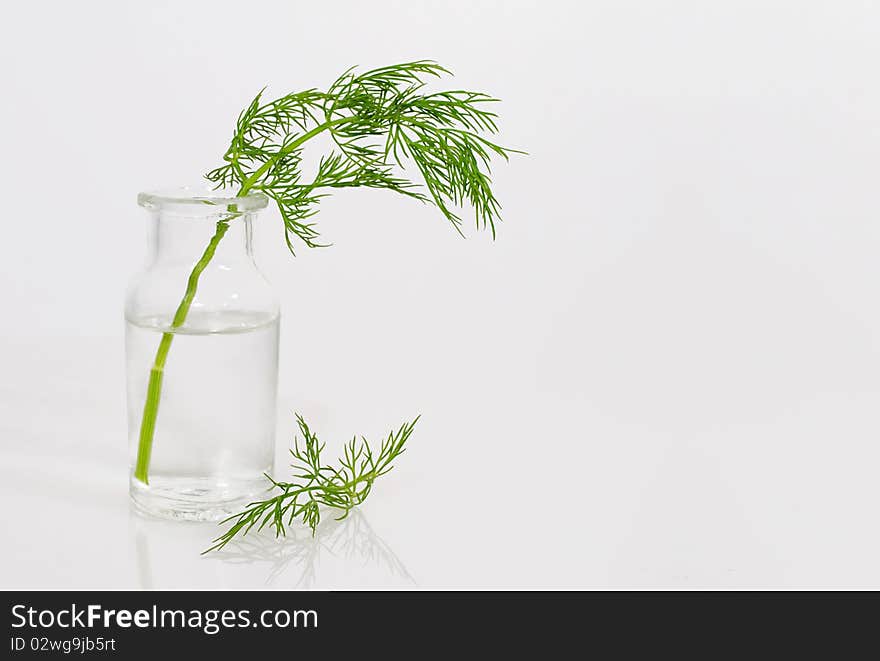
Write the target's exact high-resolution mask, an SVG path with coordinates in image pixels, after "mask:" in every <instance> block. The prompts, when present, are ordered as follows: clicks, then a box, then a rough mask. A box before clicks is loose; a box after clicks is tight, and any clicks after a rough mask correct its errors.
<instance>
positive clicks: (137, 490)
mask: <svg viewBox="0 0 880 661" xmlns="http://www.w3.org/2000/svg"><path fill="white" fill-rule="evenodd" d="M142 197H143V196H142ZM168 199H169V198H168V197H162V196H159V195H153V196H151V197H150V198H149V203H148V204H143V206H145V207H147V209H148V211H149V212H150V221H149V222H150V232H149V240H148V246H149V255H150V258H149V259H148V264H147V266H146V268H145V270H144V271H143V272H142V273H141V274H140V275H139V276H138V277H137V278H136V279H135V281H134V282H133V283H132V286H131V288H130V290H129V294H128V297H127V299H126V310H125V322H126V362H127V365H126V374H127V395H128V421H129V422H128V442H129V451H130V463H131V468H130V494H131V497H132V499H133V501H134V503H135V505H136V506H137V507H138V509H140V510H142V511H144V512H146V513H148V514H152V515H155V516H161V517H165V518H174V519H189V520H206V521H207V520H219V519H222V518H225V517H226V516H229V515H230V514H233V513H235V512H236V511H238V510H240V508H241V507H242V505H244V504H246V503H247V502H249V501H251V500H253V499H254V498H255V496H257V495H258V494H260V493H261V492H263V491H264V490H265V488H266V479H265V477H264V473H271V469H272V462H273V458H274V450H275V418H276V390H277V375H278V332H279V311H278V303H277V299H276V298H275V296H274V293H273V292H272V290H271V288H270V287H269V285H268V283H267V282H266V280H265V279H264V278H263V276H262V274H261V273H260V272H259V270H258V269H257V267H256V264H255V262H254V260H253V249H252V233H253V225H254V222H255V217H256V210H254V209H250V210H242V209H243V208H246V206H247V205H246V203H245V202H239V203H238V204H235V205H233V204H228V203H227V202H228V200H226V199H223V198H221V199H220V202H218V203H216V204H214V205H208V204H205V203H204V202H203V200H202V198H198V201H197V202H194V203H192V204H190V203H189V202H186V201H185V200H187V199H188V198H186V197H185V196H184V197H176V198H171V199H173V200H174V201H173V202H168ZM251 204H257V203H254V202H251ZM218 236H219V238H218ZM206 256H207V258H206Z"/></svg>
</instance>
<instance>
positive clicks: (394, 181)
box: [206, 60, 521, 251]
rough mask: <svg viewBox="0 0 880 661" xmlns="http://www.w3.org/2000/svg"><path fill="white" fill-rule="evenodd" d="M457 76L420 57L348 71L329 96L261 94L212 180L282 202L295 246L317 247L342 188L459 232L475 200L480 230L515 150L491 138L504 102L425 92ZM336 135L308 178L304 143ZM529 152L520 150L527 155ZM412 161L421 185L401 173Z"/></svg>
mask: <svg viewBox="0 0 880 661" xmlns="http://www.w3.org/2000/svg"><path fill="white" fill-rule="evenodd" d="M446 74H449V71H448V70H447V69H445V68H444V67H442V66H440V65H439V64H437V63H436V62H432V61H429V60H420V61H417V62H407V63H403V64H395V65H392V66H387V67H381V68H378V69H372V70H370V71H366V72H364V73H357V72H356V70H355V69H354V68H352V69H349V70H348V71H346V72H345V73H343V74H342V75H341V76H339V78H337V79H336V80H335V81H334V82H333V84H331V85H330V87H329V88H328V89H327V91H324V92H322V91H318V90H315V89H311V90H305V91H302V92H296V93H292V94H287V95H285V96H282V97H280V98H278V99H274V100H272V101H268V102H266V101H264V100H263V94H264V92H265V89H263V90H261V91H260V92H259V93H258V94H257V96H256V97H255V98H254V100H253V101H252V102H251V103H250V105H249V106H248V107H247V108H245V110H244V111H242V113H241V114H240V115H239V118H238V121H237V122H236V126H235V131H234V133H233V136H232V141H231V142H230V145H229V149H228V150H227V151H226V154H225V155H224V157H223V160H224V164H223V165H222V166H220V167H218V168H217V169H215V170H212V171H211V172H209V173H208V174H207V175H206V177H207V179H208V180H209V181H212V182H214V183H215V184H216V185H217V186H218V187H236V186H238V187H239V189H240V194H242V195H244V194H247V193H249V192H251V191H259V192H262V193H264V194H265V195H267V196H268V197H270V198H271V199H272V200H274V201H275V203H276V204H277V206H278V210H279V212H280V214H281V218H282V220H283V221H284V227H285V236H286V238H287V245H288V247H289V248H290V250H291V251H293V249H294V247H293V241H292V238H293V237H297V238H299V239H300V240H301V241H302V242H303V243H304V244H305V245H306V246H309V247H317V246H320V245H321V244H320V243H319V234H318V231H317V230H316V228H315V225H314V223H313V222H311V221H310V220H309V219H310V218H311V217H312V216H314V215H315V213H317V209H316V205H317V204H318V203H319V202H320V200H321V199H322V198H324V197H325V196H327V195H328V193H329V191H331V190H332V189H335V188H352V187H364V188H382V189H386V190H390V191H393V192H396V193H400V194H402V195H407V196H409V197H412V198H415V199H417V200H420V201H422V202H426V203H430V204H434V205H435V206H437V207H438V208H439V209H440V211H441V212H442V213H443V215H444V216H445V217H446V218H447V219H448V220H449V221H451V222H452V225H453V226H454V227H455V229H456V230H457V231H458V232H459V233H461V226H462V221H461V218H460V216H459V215H458V214H457V213H456V211H454V209H456V208H457V207H460V206H462V205H465V204H469V205H470V206H472V207H473V209H474V212H475V215H476V222H477V227H478V228H479V227H482V228H485V227H489V228H490V229H491V231H492V235H493V237H494V236H495V222H496V221H497V220H499V219H500V216H499V212H500V210H501V205H500V204H499V202H498V200H497V199H496V198H495V195H494V193H493V192H492V188H491V179H490V177H489V174H490V161H491V158H492V157H493V156H498V157H501V158H503V159H505V160H506V159H508V157H509V155H510V154H512V153H517V150H514V149H508V148H505V147H501V146H500V145H498V144H495V143H494V142H492V141H491V140H489V139H488V138H487V137H485V136H486V134H488V135H491V134H494V133H497V132H498V125H497V123H496V120H497V115H496V114H495V112H493V111H492V110H491V109H490V106H491V104H493V103H495V102H496V101H498V99H495V98H494V97H491V96H489V95H487V94H483V93H481V92H469V91H465V90H450V91H443V92H434V93H426V92H425V89H424V88H425V85H426V81H427V80H430V79H431V78H439V77H441V76H442V75H446ZM325 131H326V132H327V133H329V135H330V137H331V139H332V144H333V150H332V151H331V152H330V153H328V154H325V155H324V156H323V157H322V158H321V159H320V163H319V165H318V167H317V171H316V173H315V174H314V177H312V178H311V179H309V180H304V179H303V173H302V169H301V164H302V159H303V146H304V145H305V143H306V142H308V141H309V140H310V139H312V138H314V137H315V136H317V135H319V134H321V133H324V132H325ZM519 153H521V152H519ZM407 165H414V166H415V168H416V169H417V170H418V172H419V174H420V175H421V182H416V181H412V180H410V179H408V178H405V177H404V176H403V174H404V171H405V169H406V166H407Z"/></svg>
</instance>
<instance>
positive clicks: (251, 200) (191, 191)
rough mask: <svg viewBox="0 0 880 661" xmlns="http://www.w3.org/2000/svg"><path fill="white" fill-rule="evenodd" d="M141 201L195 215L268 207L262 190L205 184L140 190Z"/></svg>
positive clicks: (155, 207) (149, 206)
mask: <svg viewBox="0 0 880 661" xmlns="http://www.w3.org/2000/svg"><path fill="white" fill-rule="evenodd" d="M137 201H138V204H139V205H140V206H142V207H144V208H145V209H149V210H153V211H174V210H178V211H180V212H181V213H185V214H188V215H190V214H192V215H219V214H226V213H236V214H242V213H250V212H254V211H260V210H261V209H265V208H266V205H268V204H269V199H268V198H267V197H266V196H265V195H263V194H262V193H248V194H247V195H238V194H237V193H236V191H233V190H229V189H216V190H212V189H210V188H206V187H204V186H179V187H176V188H160V189H154V190H148V191H143V192H141V193H138V197H137Z"/></svg>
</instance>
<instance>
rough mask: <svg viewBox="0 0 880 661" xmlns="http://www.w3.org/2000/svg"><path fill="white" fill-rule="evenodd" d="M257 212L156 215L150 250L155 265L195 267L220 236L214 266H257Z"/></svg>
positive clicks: (213, 261) (153, 221) (151, 227)
mask: <svg viewBox="0 0 880 661" xmlns="http://www.w3.org/2000/svg"><path fill="white" fill-rule="evenodd" d="M255 217H256V214H255V213H249V214H240V215H230V216H216V217H205V216H192V217H190V216H182V215H180V214H171V213H166V212H163V211H162V210H161V209H160V210H157V211H155V212H153V213H152V214H151V218H150V231H149V238H148V241H149V249H150V255H151V260H150V261H151V262H152V263H153V264H154V265H164V266H170V265H175V264H178V265H179V264H194V263H195V262H197V261H198V260H199V258H200V257H201V256H202V254H203V253H204V251H205V249H206V247H207V246H208V245H209V243H211V240H212V239H213V238H214V237H215V236H216V235H217V234H218V232H219V233H222V239H221V240H220V241H218V242H216V249H215V252H214V256H213V257H212V259H211V262H212V265H213V266H223V265H225V266H232V265H235V264H253V263H254V250H253V221H254V219H255Z"/></svg>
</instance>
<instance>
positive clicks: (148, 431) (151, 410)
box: [134, 219, 229, 484]
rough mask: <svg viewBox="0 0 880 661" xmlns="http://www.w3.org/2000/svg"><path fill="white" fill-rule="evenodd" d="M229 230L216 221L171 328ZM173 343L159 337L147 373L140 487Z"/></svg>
mask: <svg viewBox="0 0 880 661" xmlns="http://www.w3.org/2000/svg"><path fill="white" fill-rule="evenodd" d="M228 229H229V221H228V220H225V219H224V220H220V221H218V222H217V230H216V231H215V232H214V236H212V237H211V241H210V242H209V243H208V247H207V248H205V252H204V253H202V257H201V259H199V261H198V262H196V265H195V266H194V267H193V270H192V273H190V274H189V279H188V280H187V283H186V293H185V294H184V295H183V300H182V301H180V305H178V306H177V311H176V312H175V313H174V318H173V319H172V320H171V328H172V329H174V328H180V327H181V326H182V325H183V322H184V321H186V315H187V314H188V313H189V308H190V306H191V305H192V302H193V299H194V298H195V296H196V290H197V289H198V287H199V276H201V275H202V271H204V270H205V268H206V267H207V266H208V263H209V262H210V261H211V258H213V257H214V253H215V252H216V250H217V244H219V243H220V239H222V238H223V235H224V234H226V230H228ZM173 340H174V333H171V332H168V331H166V332H164V333H162V340H161V341H160V342H159V348H158V350H157V351H156V358H155V359H154V360H153V367H152V368H151V369H150V381H149V383H148V384H147V401H146V402H145V403H144V415H143V417H142V418H141V433H140V439H139V441H138V453H137V462H136V464H135V469H134V476H135V477H136V478H137V479H139V480H140V481H141V482H143V483H144V484H149V483H150V481H149V477H148V473H149V470H150V455H151V454H152V451H153V434H154V433H155V431H156V416H157V415H158V414H159V397H160V396H161V394H162V376H163V375H164V373H165V361H166V360H167V359H168V351H169V350H170V349H171V342H172V341H173Z"/></svg>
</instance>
